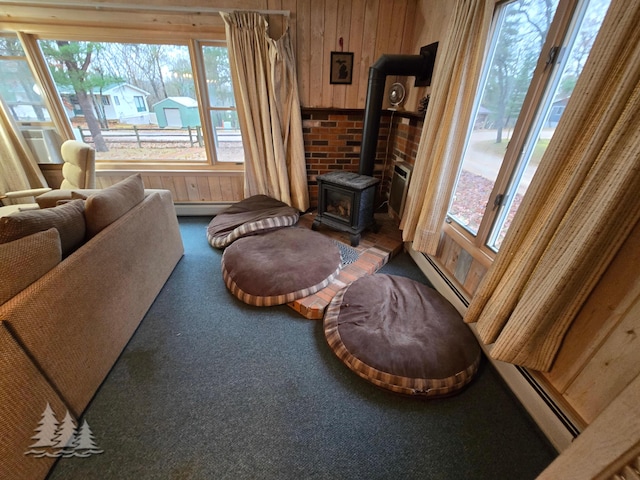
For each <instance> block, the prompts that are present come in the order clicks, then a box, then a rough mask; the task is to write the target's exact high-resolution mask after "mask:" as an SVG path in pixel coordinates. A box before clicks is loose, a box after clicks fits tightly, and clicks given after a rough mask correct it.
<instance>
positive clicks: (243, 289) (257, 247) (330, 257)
mask: <svg viewBox="0 0 640 480" xmlns="http://www.w3.org/2000/svg"><path fill="white" fill-rule="evenodd" d="M339 271H340V250H339V249H338V246H337V245H336V244H335V242H333V241H332V240H331V239H329V238H327V237H325V236H324V235H322V234H320V233H318V232H314V231H312V230H308V229H306V228H298V227H289V228H283V229H280V230H275V231H272V232H269V233H265V234H262V235H256V236H251V237H245V238H240V239H238V240H236V241H235V242H233V244H231V245H229V246H228V247H227V248H226V249H225V251H224V253H223V255H222V275H223V277H224V281H225V284H226V285H227V288H228V289H229V290H230V291H231V293H233V294H234V295H235V296H236V297H238V298H239V299H240V300H242V301H243V302H245V303H248V304H250V305H258V306H270V305H281V304H283V303H288V302H292V301H293V300H296V299H298V298H302V297H306V296H309V295H311V294H313V293H315V292H317V291H318V290H321V289H323V288H324V287H326V286H327V285H329V284H330V283H331V282H332V281H333V279H334V278H335V277H336V276H337V275H338V272H339Z"/></svg>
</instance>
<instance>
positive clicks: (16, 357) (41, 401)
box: [0, 321, 67, 479]
mask: <svg viewBox="0 0 640 480" xmlns="http://www.w3.org/2000/svg"><path fill="white" fill-rule="evenodd" d="M0 352H1V354H0V432H2V435H0V478H29V479H44V478H45V477H46V476H47V472H48V471H49V469H50V468H51V467H52V466H53V463H54V461H55V458H47V457H42V458H37V457H35V456H33V455H25V452H27V451H29V450H30V446H31V445H32V444H33V443H34V442H35V440H33V439H32V437H33V436H34V434H35V433H36V432H35V429H36V428H37V427H38V425H39V422H40V421H41V420H42V414H43V412H44V410H45V408H46V406H47V404H49V406H50V407H51V409H52V410H53V411H54V412H55V413H56V414H57V415H58V416H59V417H60V418H62V417H61V416H62V415H64V414H65V412H66V410H67V407H66V406H65V404H64V403H63V401H62V399H61V398H60V397H59V396H58V394H57V393H56V392H55V390H54V389H53V388H52V387H51V385H50V384H49V383H48V381H47V379H46V378H45V377H44V375H43V374H42V372H41V371H40V370H39V369H38V367H37V366H36V365H34V363H33V362H32V361H31V359H30V358H29V356H28V355H27V354H26V353H25V351H24V350H23V349H22V347H21V346H20V344H19V343H18V341H17V340H16V338H15V337H14V336H13V334H12V333H11V331H10V330H9V329H8V328H7V324H6V322H2V321H0Z"/></svg>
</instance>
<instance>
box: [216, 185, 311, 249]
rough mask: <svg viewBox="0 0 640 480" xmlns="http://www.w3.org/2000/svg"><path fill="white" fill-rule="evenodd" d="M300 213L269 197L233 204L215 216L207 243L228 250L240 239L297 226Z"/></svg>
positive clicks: (255, 197) (248, 199) (256, 196)
mask: <svg viewBox="0 0 640 480" xmlns="http://www.w3.org/2000/svg"><path fill="white" fill-rule="evenodd" d="M299 218H300V212H299V211H298V210H296V209H295V208H293V207H290V206H289V205H287V204H286V203H283V202H281V201H280V200H276V199H274V198H271V197H268V196H266V195H254V196H252V197H249V198H245V199H244V200H241V201H239V202H238V203H235V204H233V205H231V206H230V207H229V208H227V209H225V210H223V211H222V212H220V213H219V214H218V215H216V216H215V217H213V219H212V220H211V222H210V223H209V226H208V227H207V240H208V242H209V243H210V244H211V246H213V247H215V248H225V247H227V246H228V245H230V244H231V243H233V242H234V241H236V240H237V239H238V238H242V237H246V236H248V235H256V234H258V233H265V232H269V231H272V230H277V229H279V228H282V227H289V226H292V225H295V224H296V223H297V222H298V219H299Z"/></svg>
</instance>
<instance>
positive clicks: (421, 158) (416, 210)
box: [400, 0, 495, 255]
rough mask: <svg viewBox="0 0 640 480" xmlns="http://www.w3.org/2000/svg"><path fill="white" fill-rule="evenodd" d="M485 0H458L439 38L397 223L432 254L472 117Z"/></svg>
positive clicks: (489, 6) (486, 17) (489, 10)
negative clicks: (424, 114) (414, 159)
mask: <svg viewBox="0 0 640 480" xmlns="http://www.w3.org/2000/svg"><path fill="white" fill-rule="evenodd" d="M494 3H495V2H493V1H489V0H458V1H457V3H456V8H455V12H454V18H453V22H452V26H451V28H449V29H448V31H447V34H446V37H445V38H444V39H443V40H442V41H441V42H440V45H439V47H438V54H437V56H436V65H435V67H434V78H433V81H432V91H431V97H430V100H429V108H427V113H426V116H425V120H424V128H423V130H422V135H421V137H420V144H419V146H418V152H417V155H416V165H415V167H414V171H413V174H412V179H411V183H410V185H409V190H408V192H407V200H406V205H407V207H406V208H405V213H404V214H403V218H402V221H401V224H400V228H401V229H402V230H403V232H402V235H403V239H404V240H405V241H412V242H413V248H414V249H415V250H418V251H420V252H425V253H427V254H431V255H434V254H435V253H436V249H437V247H438V242H439V240H440V236H441V234H442V225H443V222H444V219H445V217H446V214H447V210H448V208H449V202H450V199H451V195H452V193H453V187H454V184H455V180H456V177H457V174H458V168H459V165H460V161H461V158H462V152H463V148H464V139H465V137H466V132H467V129H468V127H469V122H470V121H471V113H472V109H473V103H474V100H475V94H476V89H477V86H478V80H479V78H480V73H481V69H482V64H483V60H484V56H485V50H486V48H485V46H486V45H487V39H488V37H489V31H490V27H491V18H492V14H493V8H494Z"/></svg>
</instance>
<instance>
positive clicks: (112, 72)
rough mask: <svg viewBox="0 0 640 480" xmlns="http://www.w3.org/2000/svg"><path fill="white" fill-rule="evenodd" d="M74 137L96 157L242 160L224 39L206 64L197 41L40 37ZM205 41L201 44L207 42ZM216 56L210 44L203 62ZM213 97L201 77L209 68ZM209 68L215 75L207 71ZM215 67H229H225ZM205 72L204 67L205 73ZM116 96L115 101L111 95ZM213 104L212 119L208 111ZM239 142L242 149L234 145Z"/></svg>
mask: <svg viewBox="0 0 640 480" xmlns="http://www.w3.org/2000/svg"><path fill="white" fill-rule="evenodd" d="M38 44H39V46H40V49H41V51H42V53H43V55H44V59H45V61H46V63H47V65H48V67H49V71H50V72H51V76H52V78H53V80H54V83H55V86H56V89H57V91H58V94H59V96H60V98H61V100H62V103H63V105H64V107H65V112H66V115H67V117H68V120H69V122H70V123H71V125H72V127H73V131H74V134H75V136H76V138H78V139H79V140H82V141H84V142H86V143H89V144H91V145H93V146H94V147H95V149H96V160H97V161H99V162H100V161H108V162H137V163H138V164H143V163H146V164H156V165H157V164H158V163H163V164H166V165H168V164H179V165H183V166H186V165H193V166H195V167H196V168H197V167H198V166H206V165H210V164H215V163H217V162H229V161H233V162H234V163H242V162H243V161H244V155H243V152H242V149H240V150H239V151H236V152H235V153H234V154H233V155H231V154H230V153H229V151H230V150H232V149H228V148H226V147H227V143H229V142H228V140H230V141H233V144H234V145H236V144H239V145H242V142H241V136H240V131H239V129H238V128H237V126H238V125H237V117H235V116H234V115H235V106H234V104H233V88H232V86H231V82H230V74H229V73H228V72H229V60H228V56H227V49H226V47H224V46H216V47H206V48H214V49H215V55H213V57H214V59H213V60H211V61H210V62H209V63H210V64H211V66H210V65H209V63H206V65H205V67H206V68H201V67H200V66H199V65H201V63H202V56H201V55H200V54H198V53H197V50H196V49H195V48H194V47H193V45H196V44H197V42H192V41H185V43H184V44H180V43H163V44H155V43H118V42H107V41H100V42H93V41H77V40H64V39H62V40H61V39H57V38H53V39H39V40H38ZM203 48H204V47H203ZM209 57H211V55H210V54H209V52H208V50H207V51H205V54H204V59H205V62H207V61H208V58H209ZM205 71H206V76H207V82H208V81H209V78H211V79H212V80H214V81H215V82H217V83H216V85H218V86H217V87H215V88H212V89H210V95H209V97H210V98H212V99H214V100H215V101H216V102H217V101H218V99H220V100H223V99H224V101H225V102H226V103H224V104H220V103H210V101H209V100H207V97H206V96H205V95H204V94H203V92H202V91H201V90H199V89H198V88H197V85H199V84H202V83H204V81H203V79H198V78H197V76H198V73H197V72H205ZM210 72H211V76H210ZM215 72H223V73H224V72H226V74H225V75H223V74H222V73H218V74H217V76H214V75H213V73H215ZM202 76H204V73H202ZM112 98H113V101H111V99H112ZM207 111H211V112H212V114H211V115H212V120H213V122H214V123H213V125H212V126H214V127H217V128H218V130H213V132H212V131H211V128H210V127H209V125H210V120H209V119H205V118H204V117H203V114H204V115H206V112H207ZM236 150H237V149H236Z"/></svg>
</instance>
